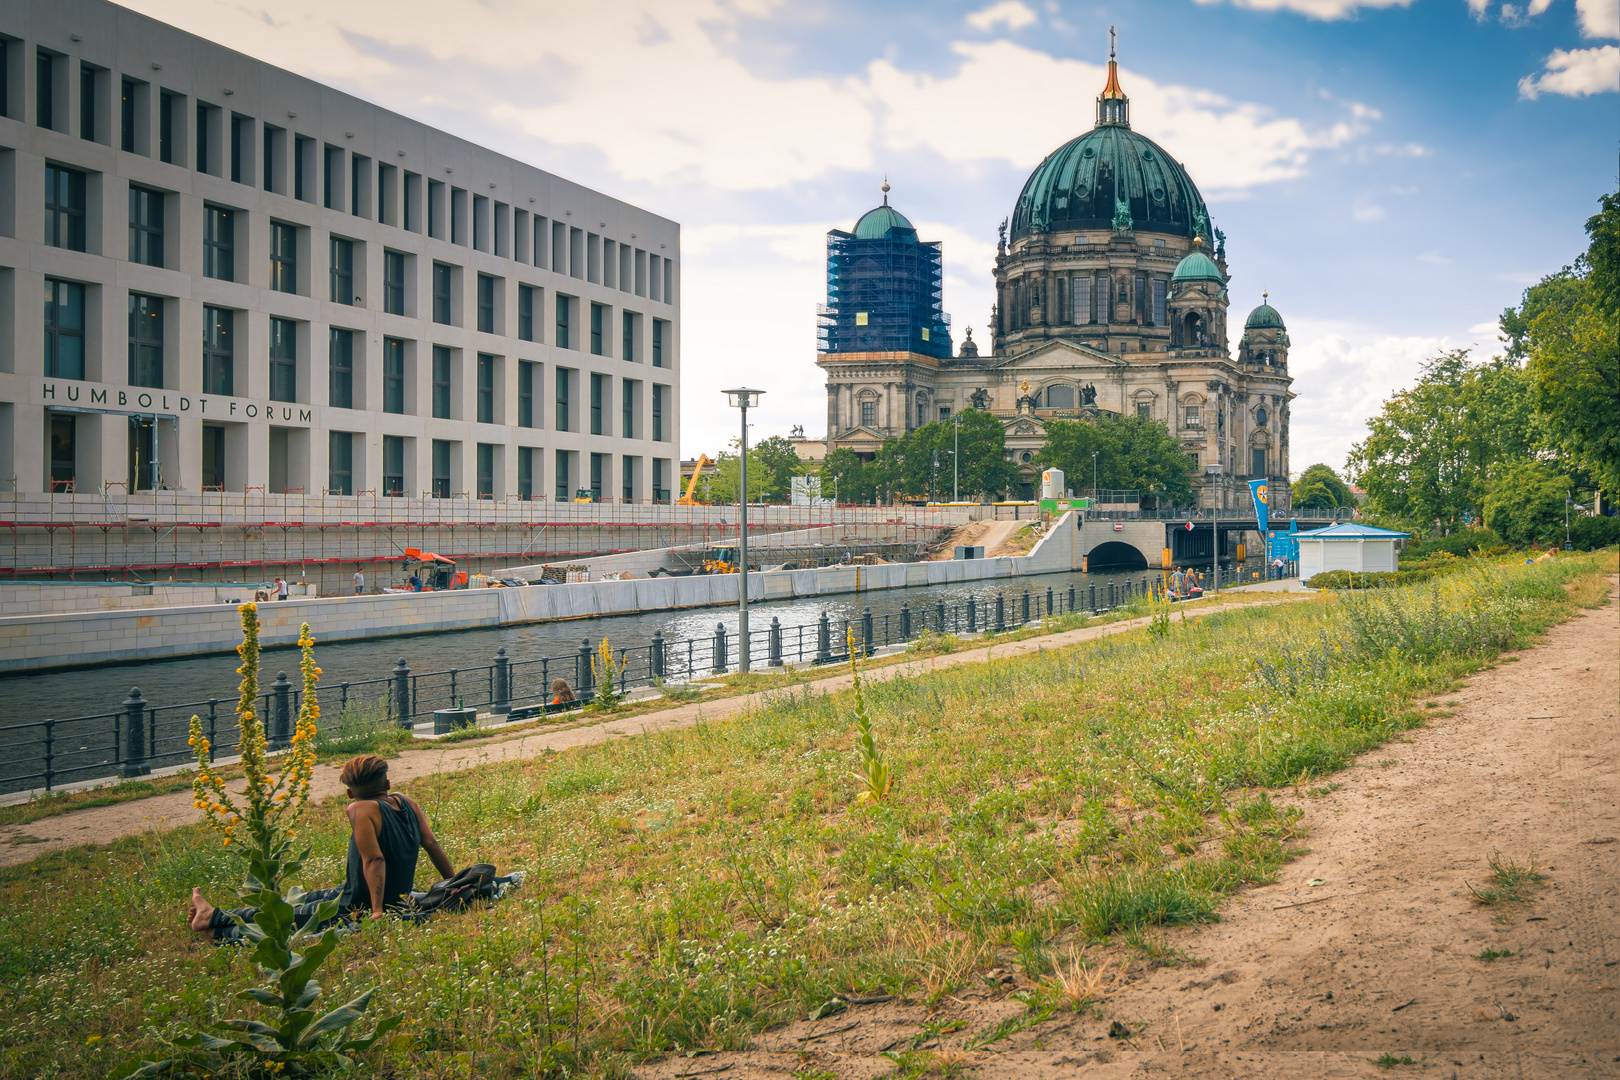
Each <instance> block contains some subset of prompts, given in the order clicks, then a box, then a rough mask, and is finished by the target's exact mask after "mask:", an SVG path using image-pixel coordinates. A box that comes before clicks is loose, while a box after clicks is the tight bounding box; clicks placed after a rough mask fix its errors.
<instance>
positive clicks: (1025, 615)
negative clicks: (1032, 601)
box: [1018, 589, 1029, 623]
mask: <svg viewBox="0 0 1620 1080" xmlns="http://www.w3.org/2000/svg"><path fill="white" fill-rule="evenodd" d="M1018 621H1019V622H1021V623H1027V622H1029V590H1028V589H1025V590H1024V606H1023V607H1022V608H1021V609H1020V617H1019V620H1018Z"/></svg>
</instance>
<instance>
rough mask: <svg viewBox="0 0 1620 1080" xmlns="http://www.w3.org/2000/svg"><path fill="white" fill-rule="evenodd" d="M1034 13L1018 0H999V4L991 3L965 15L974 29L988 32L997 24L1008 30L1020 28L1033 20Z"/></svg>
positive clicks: (1034, 18) (1034, 17)
mask: <svg viewBox="0 0 1620 1080" xmlns="http://www.w3.org/2000/svg"><path fill="white" fill-rule="evenodd" d="M1037 17H1038V16H1036V14H1035V13H1034V12H1033V11H1031V10H1030V9H1029V8H1028V7H1026V6H1024V5H1023V4H1021V3H1019V2H1018V0H1001V2H1000V3H999V4H991V5H990V6H989V7H987V8H984V9H983V10H981V11H975V12H973V13H972V14H971V15H969V16H968V17H967V24H968V25H969V26H971V27H973V29H975V30H983V31H985V32H986V33H988V32H989V31H991V30H994V29H995V28H996V27H997V26H1005V27H1006V28H1007V29H1008V30H1022V29H1023V28H1024V27H1026V26H1029V25H1030V24H1031V23H1033V22H1035V20H1036V18H1037Z"/></svg>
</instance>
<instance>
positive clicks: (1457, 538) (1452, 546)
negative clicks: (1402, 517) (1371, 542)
mask: <svg viewBox="0 0 1620 1080" xmlns="http://www.w3.org/2000/svg"><path fill="white" fill-rule="evenodd" d="M1501 546H1502V538H1501V537H1500V536H1498V535H1496V532H1495V530H1493V529H1487V528H1484V527H1480V528H1477V529H1462V530H1460V531H1458V532H1454V533H1452V534H1451V535H1450V536H1436V537H1431V538H1430V539H1428V540H1425V541H1423V542H1422V543H1421V544H1409V545H1408V546H1407V548H1406V552H1405V554H1406V556H1407V557H1412V558H1422V557H1424V556H1427V555H1434V554H1437V553H1439V552H1442V551H1443V552H1445V553H1446V554H1447V555H1455V556H1457V557H1458V558H1462V557H1463V556H1465V555H1469V554H1472V553H1473V552H1476V551H1479V550H1480V549H1482V548H1496V547H1501Z"/></svg>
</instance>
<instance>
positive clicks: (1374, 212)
mask: <svg viewBox="0 0 1620 1080" xmlns="http://www.w3.org/2000/svg"><path fill="white" fill-rule="evenodd" d="M1350 216H1351V217H1353V218H1355V219H1356V220H1357V221H1359V222H1361V223H1362V224H1364V225H1370V224H1372V223H1373V222H1375V221H1383V220H1384V208H1383V207H1382V206H1378V205H1377V204H1375V203H1363V204H1362V205H1360V206H1358V207H1356V208H1355V209H1354V210H1353V211H1351V213H1350Z"/></svg>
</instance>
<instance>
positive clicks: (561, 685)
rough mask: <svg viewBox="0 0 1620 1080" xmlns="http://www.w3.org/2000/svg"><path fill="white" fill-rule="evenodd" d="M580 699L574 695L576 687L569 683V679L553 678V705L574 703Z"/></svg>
mask: <svg viewBox="0 0 1620 1080" xmlns="http://www.w3.org/2000/svg"><path fill="white" fill-rule="evenodd" d="M578 700H579V699H578V698H576V697H574V688H573V687H572V686H569V685H568V680H567V679H552V680H551V703H552V704H553V705H572V704H574V702H576V701H578Z"/></svg>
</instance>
